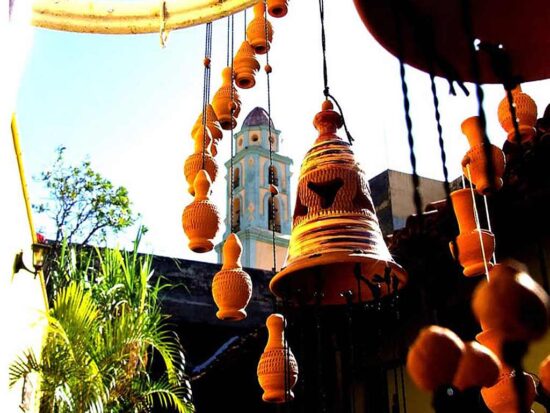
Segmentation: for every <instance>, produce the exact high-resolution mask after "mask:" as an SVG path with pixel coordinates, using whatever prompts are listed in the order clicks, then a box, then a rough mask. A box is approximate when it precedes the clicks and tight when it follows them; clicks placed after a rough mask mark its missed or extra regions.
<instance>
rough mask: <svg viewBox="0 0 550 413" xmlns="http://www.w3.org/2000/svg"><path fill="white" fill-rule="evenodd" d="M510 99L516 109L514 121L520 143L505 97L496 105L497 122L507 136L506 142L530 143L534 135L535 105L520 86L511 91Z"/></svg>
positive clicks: (535, 121)
mask: <svg viewBox="0 0 550 413" xmlns="http://www.w3.org/2000/svg"><path fill="white" fill-rule="evenodd" d="M512 98H513V100H514V105H515V107H516V119H517V122H518V127H519V134H520V142H517V138H516V131H515V129H514V123H513V122H512V113H511V112H510V104H509V103H508V98H507V97H506V96H505V97H504V99H502V101H501V102H500V104H499V105H498V120H499V122H500V124H501V126H502V129H504V130H505V131H506V133H507V134H508V135H507V139H508V141H510V142H513V143H526V142H530V141H531V140H532V139H533V138H534V137H535V134H536V129H535V124H536V123H537V104H536V103H535V101H534V100H533V99H532V98H531V96H529V95H528V94H527V93H524V92H523V91H522V90H521V86H520V85H518V86H516V87H515V88H514V89H513V90H512Z"/></svg>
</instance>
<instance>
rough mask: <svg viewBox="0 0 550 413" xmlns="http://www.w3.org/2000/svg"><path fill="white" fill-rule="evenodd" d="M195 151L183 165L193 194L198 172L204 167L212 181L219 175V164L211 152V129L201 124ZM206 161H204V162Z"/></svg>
mask: <svg viewBox="0 0 550 413" xmlns="http://www.w3.org/2000/svg"><path fill="white" fill-rule="evenodd" d="M194 139H195V151H194V153H193V154H192V155H190V156H189V157H188V158H187V159H186V160H185V163H184V165H183V174H184V175H185V179H186V180H187V184H188V185H189V187H188V190H189V193H190V194H191V195H195V188H194V182H195V177H196V176H197V173H198V172H199V171H200V170H201V169H204V170H205V171H206V172H207V173H208V176H209V177H210V181H211V182H214V181H215V180H216V176H217V175H218V164H217V162H216V160H215V159H214V157H213V156H212V155H211V154H210V143H211V141H212V138H211V137H210V130H209V129H208V128H204V127H203V126H202V124H201V125H199V127H198V128H197V129H196V130H195V136H194ZM203 161H204V162H203Z"/></svg>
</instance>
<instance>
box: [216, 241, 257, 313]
mask: <svg viewBox="0 0 550 413" xmlns="http://www.w3.org/2000/svg"><path fill="white" fill-rule="evenodd" d="M242 250H243V246H242V244H241V240H240V239H239V237H238V236H237V235H236V234H233V233H232V234H229V236H228V237H227V240H226V241H225V244H224V245H223V265H222V269H221V271H219V272H218V273H217V274H216V275H215V276H214V280H213V281H212V295H213V297H214V302H215V303H216V305H217V306H218V308H219V310H218V312H217V313H216V317H218V318H219V319H220V320H230V321H238V320H242V319H244V318H246V311H245V307H246V306H247V305H248V302H249V301H250V297H251V296H252V280H251V279H250V276H249V275H248V274H247V273H246V272H245V271H243V268H242V265H241V254H242Z"/></svg>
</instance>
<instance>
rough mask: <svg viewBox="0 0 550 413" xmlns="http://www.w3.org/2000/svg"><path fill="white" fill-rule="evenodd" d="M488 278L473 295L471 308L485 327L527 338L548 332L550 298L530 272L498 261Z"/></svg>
mask: <svg viewBox="0 0 550 413" xmlns="http://www.w3.org/2000/svg"><path fill="white" fill-rule="evenodd" d="M489 280H490V281H489V282H488V283H482V284H480V285H479V286H478V287H477V288H476V290H475V292H474V295H473V300H472V309H473V311H474V314H475V315H476V317H477V318H478V319H479V320H480V321H481V322H482V325H483V329H484V330H487V329H494V330H497V331H498V332H500V333H501V335H502V339H503V340H509V341H523V342H528V341H532V340H538V339H540V338H541V337H542V336H544V334H545V333H546V331H547V329H548V323H549V321H550V314H549V311H550V310H549V309H550V299H549V297H548V294H546V292H545V291H544V289H543V288H542V287H541V286H540V285H539V284H537V283H536V282H535V281H534V280H533V279H532V278H531V277H530V276H529V275H528V274H527V273H525V272H522V271H518V270H516V269H515V268H512V267H510V266H508V265H504V264H497V265H495V267H493V269H492V270H491V271H490V272H489Z"/></svg>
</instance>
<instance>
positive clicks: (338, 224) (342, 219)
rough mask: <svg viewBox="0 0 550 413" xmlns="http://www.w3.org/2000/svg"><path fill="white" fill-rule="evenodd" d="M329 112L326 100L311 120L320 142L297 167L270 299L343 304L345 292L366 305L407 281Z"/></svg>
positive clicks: (335, 115) (336, 118) (335, 116)
mask: <svg viewBox="0 0 550 413" xmlns="http://www.w3.org/2000/svg"><path fill="white" fill-rule="evenodd" d="M332 109H333V106H332V103H331V102H330V101H325V102H324V103H323V110H322V111H321V112H319V113H318V114H317V115H316V116H315V119H314V122H313V123H314V125H315V127H316V128H317V130H318V131H319V137H318V138H317V140H316V141H315V144H314V145H313V147H312V148H311V149H310V150H309V151H308V153H307V154H306V157H305V159H304V161H303V163H302V167H301V170H300V179H299V181H298V194H297V197H296V198H297V199H296V207H295V209H294V216H293V223H292V232H291V237H290V244H289V248H288V255H287V259H286V263H285V267H284V268H283V269H282V270H281V271H280V272H279V273H278V274H277V275H276V276H275V277H274V278H273V279H272V280H271V283H270V288H271V291H272V292H273V293H274V294H275V295H277V296H279V297H286V298H289V299H296V300H300V301H301V302H306V303H314V302H315V301H316V300H318V299H320V300H321V303H322V304H345V303H346V300H345V299H344V298H343V297H342V294H343V293H346V292H348V291H351V292H352V294H353V296H352V297H353V300H354V301H358V300H359V299H360V300H361V301H367V300H372V299H373V298H378V297H381V296H384V295H387V294H390V293H391V292H392V291H394V289H396V288H399V287H402V286H403V285H404V284H405V283H406V280H407V275H406V272H405V271H404V270H403V269H402V268H401V267H400V266H399V265H398V264H397V263H395V261H393V259H392V256H391V255H390V252H389V251H388V248H387V246H386V244H385V242H384V238H383V236H382V232H381V230H380V226H379V224H378V218H377V217H376V213H375V210H374V205H373V203H372V198H371V194H370V190H369V186H368V181H367V179H366V177H365V176H364V173H363V171H362V170H361V169H360V168H359V166H358V164H357V162H356V161H355V158H354V155H353V152H352V151H351V148H350V145H349V143H347V142H344V141H343V140H342V139H341V138H339V137H338V136H337V135H336V134H335V133H336V131H337V129H338V128H339V127H340V126H342V117H341V116H340V115H339V114H338V113H337V112H335V111H334V110H332ZM359 280H361V281H360V282H359Z"/></svg>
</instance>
